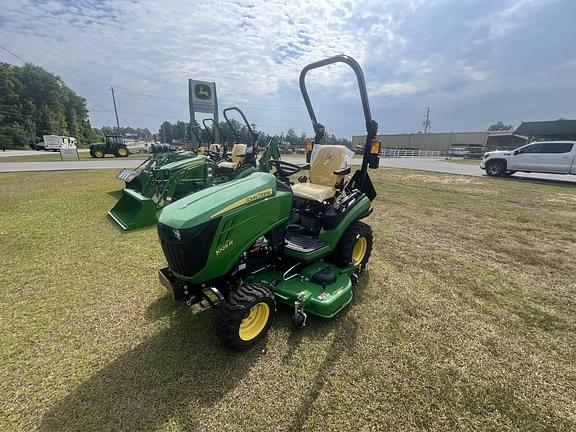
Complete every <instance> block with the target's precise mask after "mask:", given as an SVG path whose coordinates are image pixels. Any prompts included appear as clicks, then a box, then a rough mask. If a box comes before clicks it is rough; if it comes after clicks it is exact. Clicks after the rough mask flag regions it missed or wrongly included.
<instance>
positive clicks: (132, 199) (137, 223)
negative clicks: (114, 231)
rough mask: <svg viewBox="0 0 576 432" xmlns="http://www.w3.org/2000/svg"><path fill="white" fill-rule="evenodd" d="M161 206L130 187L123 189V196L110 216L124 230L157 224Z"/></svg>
mask: <svg viewBox="0 0 576 432" xmlns="http://www.w3.org/2000/svg"><path fill="white" fill-rule="evenodd" d="M158 210H159V208H158V207H157V206H156V203H155V202H154V200H152V199H150V198H147V197H145V196H144V195H142V194H141V193H138V192H136V191H133V190H130V189H124V190H123V191H122V197H121V198H120V199H119V200H118V202H117V203H116V205H115V206H114V207H113V208H112V210H110V211H109V212H108V216H110V218H112V220H113V221H114V222H116V223H117V224H118V225H119V226H120V228H122V229H123V230H125V231H127V230H131V229H134V228H142V227H146V226H149V225H155V224H156V221H157V216H156V214H157V213H158Z"/></svg>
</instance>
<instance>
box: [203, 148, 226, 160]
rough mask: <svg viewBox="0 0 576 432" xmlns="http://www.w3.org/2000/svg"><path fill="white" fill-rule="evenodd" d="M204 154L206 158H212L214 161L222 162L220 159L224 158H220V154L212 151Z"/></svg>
mask: <svg viewBox="0 0 576 432" xmlns="http://www.w3.org/2000/svg"><path fill="white" fill-rule="evenodd" d="M204 154H205V155H206V156H208V157H210V158H211V159H214V160H220V159H221V158H222V156H220V153H218V152H213V151H210V150H206V151H205V152H204Z"/></svg>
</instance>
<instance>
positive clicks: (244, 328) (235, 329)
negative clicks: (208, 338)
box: [216, 283, 276, 350]
mask: <svg viewBox="0 0 576 432" xmlns="http://www.w3.org/2000/svg"><path fill="white" fill-rule="evenodd" d="M275 313H276V299H275V298H274V296H273V295H272V293H271V292H270V291H269V290H268V289H267V288H265V287H263V286H262V285H259V284H256V283H247V284H242V285H240V286H239V287H238V288H236V289H234V290H233V291H231V292H230V294H229V295H228V298H227V299H226V300H225V301H224V303H223V304H222V306H221V307H220V309H219V310H218V316H217V319H216V333H217V335H218V337H219V338H220V340H222V342H224V344H225V345H226V346H227V347H228V348H232V349H235V350H245V349H248V348H250V347H251V346H252V345H254V344H255V343H256V342H258V341H259V340H260V339H262V338H263V337H264V336H265V335H266V333H267V332H268V329H269V328H270V325H271V324H272V319H273V317H274V314H275Z"/></svg>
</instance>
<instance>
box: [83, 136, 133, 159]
mask: <svg viewBox="0 0 576 432" xmlns="http://www.w3.org/2000/svg"><path fill="white" fill-rule="evenodd" d="M107 154H113V155H114V157H128V156H130V150H128V147H127V146H126V142H125V141H124V138H122V137H121V136H120V135H106V141H105V142H103V143H96V144H91V145H90V156H92V157H93V158H103V157H104V156H106V155H107Z"/></svg>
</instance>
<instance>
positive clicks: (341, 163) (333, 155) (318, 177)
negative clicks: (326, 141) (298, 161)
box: [310, 145, 346, 187]
mask: <svg viewBox="0 0 576 432" xmlns="http://www.w3.org/2000/svg"><path fill="white" fill-rule="evenodd" d="M342 168H346V147H345V146H341V145H320V146H318V150H317V153H316V156H315V157H314V160H313V161H312V164H311V165H310V183H314V184H318V185H322V186H330V187H333V186H334V185H335V184H336V183H337V182H338V180H339V177H338V176H337V175H335V174H334V171H335V170H339V169H342Z"/></svg>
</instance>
